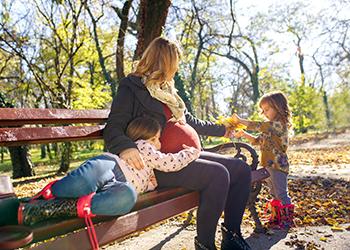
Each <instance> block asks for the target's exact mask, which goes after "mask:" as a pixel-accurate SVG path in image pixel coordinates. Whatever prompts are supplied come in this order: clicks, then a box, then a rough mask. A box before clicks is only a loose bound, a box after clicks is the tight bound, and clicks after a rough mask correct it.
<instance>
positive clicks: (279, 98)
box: [259, 91, 292, 128]
mask: <svg viewBox="0 0 350 250" xmlns="http://www.w3.org/2000/svg"><path fill="white" fill-rule="evenodd" d="M263 103H266V104H268V105H270V107H271V108H273V109H274V110H275V111H276V113H277V120H279V121H281V122H282V123H284V124H286V125H287V126H288V127H289V128H290V127H291V126H292V123H291V111H290V108H289V105H288V99H287V97H286V96H285V94H283V93H282V92H280V91H277V92H272V93H267V94H265V95H263V96H262V97H261V99H260V101H259V107H260V108H261V105H262V104H263Z"/></svg>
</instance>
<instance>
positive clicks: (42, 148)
mask: <svg viewBox="0 0 350 250" xmlns="http://www.w3.org/2000/svg"><path fill="white" fill-rule="evenodd" d="M40 158H41V159H45V158H46V145H45V144H41V145H40Z"/></svg>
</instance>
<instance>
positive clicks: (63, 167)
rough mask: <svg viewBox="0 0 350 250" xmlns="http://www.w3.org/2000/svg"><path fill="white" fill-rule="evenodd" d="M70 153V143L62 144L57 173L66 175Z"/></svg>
mask: <svg viewBox="0 0 350 250" xmlns="http://www.w3.org/2000/svg"><path fill="white" fill-rule="evenodd" d="M71 153H72V143H71V142H65V143H63V144H62V155H61V164H60V168H59V170H58V171H57V173H66V172H68V170H69V165H70V158H71Z"/></svg>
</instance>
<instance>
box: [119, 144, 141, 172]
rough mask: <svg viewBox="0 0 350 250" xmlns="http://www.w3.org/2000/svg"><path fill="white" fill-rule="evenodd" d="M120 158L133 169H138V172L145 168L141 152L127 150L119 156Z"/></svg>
mask: <svg viewBox="0 0 350 250" xmlns="http://www.w3.org/2000/svg"><path fill="white" fill-rule="evenodd" d="M119 157H120V158H121V159H123V160H124V161H125V162H126V163H127V164H129V165H130V166H131V167H133V168H136V169H138V170H140V169H143V168H144V167H145V163H144V162H143V159H142V157H141V155H140V152H139V150H138V149H136V148H128V149H125V150H124V151H122V152H121V153H120V154H119Z"/></svg>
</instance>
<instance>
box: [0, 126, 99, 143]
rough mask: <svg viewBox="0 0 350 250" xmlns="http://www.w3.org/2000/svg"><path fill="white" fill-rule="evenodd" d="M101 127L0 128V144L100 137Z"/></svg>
mask: <svg viewBox="0 0 350 250" xmlns="http://www.w3.org/2000/svg"><path fill="white" fill-rule="evenodd" d="M103 128H104V125H98V126H65V127H43V128H37V127H36V128H0V146H17V145H23V144H37V143H49V142H62V141H82V140H94V139H101V138H102V129H103Z"/></svg>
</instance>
